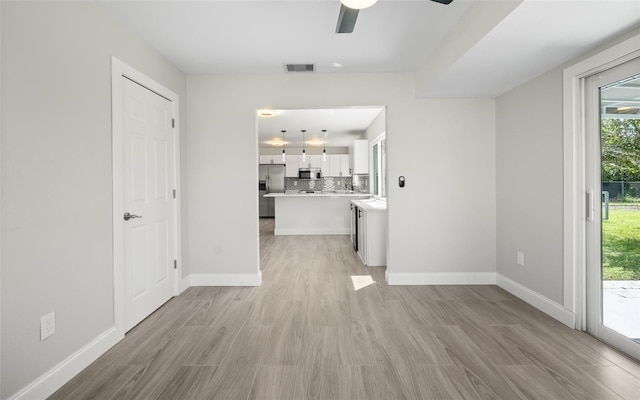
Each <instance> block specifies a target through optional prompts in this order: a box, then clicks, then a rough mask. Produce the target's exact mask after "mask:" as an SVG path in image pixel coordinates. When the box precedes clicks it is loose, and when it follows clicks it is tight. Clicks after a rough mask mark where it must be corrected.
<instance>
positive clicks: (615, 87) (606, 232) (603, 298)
mask: <svg viewBox="0 0 640 400" xmlns="http://www.w3.org/2000/svg"><path fill="white" fill-rule="evenodd" d="M585 93H586V110H587V112H586V127H587V138H586V141H585V143H586V149H585V150H586V164H587V171H586V172H587V173H586V188H587V194H586V199H587V215H586V217H587V220H588V222H587V280H586V281H587V291H586V293H587V299H586V300H587V330H588V331H589V332H590V333H592V334H593V335H595V336H597V337H598V338H600V339H602V340H604V341H606V342H608V343H610V344H611V345H613V346H615V347H618V348H620V349H621V350H623V351H625V352H627V353H628V354H630V355H632V356H633V357H635V358H638V359H640V59H635V60H632V61H629V62H627V63H625V64H622V65H620V66H617V67H615V68H612V69H610V70H607V71H605V72H602V73H599V74H596V75H594V76H592V77H590V78H588V79H587V80H586V87H585Z"/></svg>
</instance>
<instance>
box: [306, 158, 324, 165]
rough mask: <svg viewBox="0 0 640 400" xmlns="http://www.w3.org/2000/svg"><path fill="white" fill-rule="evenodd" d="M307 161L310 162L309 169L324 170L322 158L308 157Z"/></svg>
mask: <svg viewBox="0 0 640 400" xmlns="http://www.w3.org/2000/svg"><path fill="white" fill-rule="evenodd" d="M307 160H308V161H309V168H322V164H323V162H322V156H319V155H312V156H307Z"/></svg>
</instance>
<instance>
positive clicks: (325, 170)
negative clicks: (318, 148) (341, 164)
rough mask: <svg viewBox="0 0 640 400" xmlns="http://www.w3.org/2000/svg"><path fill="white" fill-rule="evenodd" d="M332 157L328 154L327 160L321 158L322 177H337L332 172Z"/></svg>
mask: <svg viewBox="0 0 640 400" xmlns="http://www.w3.org/2000/svg"><path fill="white" fill-rule="evenodd" d="M332 157H333V156H332V155H331V154H327V160H326V161H325V160H323V159H322V156H320V161H321V167H320V168H322V177H325V176H336V175H332V171H331V160H332Z"/></svg>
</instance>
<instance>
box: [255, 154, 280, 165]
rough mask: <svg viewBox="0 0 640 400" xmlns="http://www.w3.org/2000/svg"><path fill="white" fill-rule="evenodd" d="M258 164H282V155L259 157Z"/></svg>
mask: <svg viewBox="0 0 640 400" xmlns="http://www.w3.org/2000/svg"><path fill="white" fill-rule="evenodd" d="M260 164H283V162H282V155H277V156H260Z"/></svg>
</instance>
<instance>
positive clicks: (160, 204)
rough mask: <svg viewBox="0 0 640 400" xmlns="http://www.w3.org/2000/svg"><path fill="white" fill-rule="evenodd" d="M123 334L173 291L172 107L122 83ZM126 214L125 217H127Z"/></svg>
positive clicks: (134, 85)
mask: <svg viewBox="0 0 640 400" xmlns="http://www.w3.org/2000/svg"><path fill="white" fill-rule="evenodd" d="M123 85H124V87H123V97H124V98H123V108H124V110H123V120H122V122H123V141H122V143H123V149H122V154H123V188H122V193H123V197H124V199H123V206H124V211H125V215H123V216H122V218H123V219H124V221H125V222H124V224H123V226H124V234H123V237H124V244H123V255H124V279H125V288H124V289H125V330H126V331H128V330H129V329H131V328H132V327H134V326H135V325H136V324H138V323H139V322H140V321H142V320H143V319H144V318H146V317H147V316H148V315H149V314H151V313H152V312H153V311H155V310H156V309H157V308H158V307H160V306H161V305H162V304H164V303H165V302H166V301H167V300H169V299H170V298H171V297H172V296H173V295H174V293H175V289H174V288H175V279H176V277H175V273H174V260H175V259H176V244H175V241H176V237H175V232H176V215H175V213H176V211H175V204H174V187H175V185H174V180H175V171H176V161H175V157H174V154H175V153H174V146H175V144H174V143H175V142H174V129H173V126H172V125H173V120H174V116H173V105H172V103H171V101H169V100H167V99H165V98H164V97H162V96H160V95H158V94H156V93H154V92H152V91H151V90H149V89H147V88H145V87H143V86H141V85H139V84H137V83H135V82H133V81H131V80H129V79H126V78H125V79H123ZM128 215H130V216H128Z"/></svg>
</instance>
